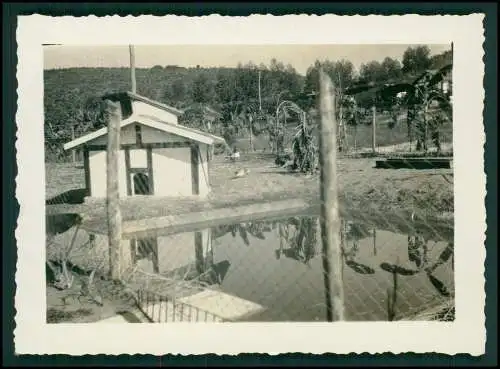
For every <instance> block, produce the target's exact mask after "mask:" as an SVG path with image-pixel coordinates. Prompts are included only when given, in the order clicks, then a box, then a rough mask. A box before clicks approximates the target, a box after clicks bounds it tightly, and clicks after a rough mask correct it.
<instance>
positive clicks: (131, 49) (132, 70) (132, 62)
mask: <svg viewBox="0 0 500 369" xmlns="http://www.w3.org/2000/svg"><path fill="white" fill-rule="evenodd" d="M129 52H130V78H131V79H132V92H133V93H134V94H135V93H136V92H137V83H136V79H135V50H134V46H133V45H129Z"/></svg>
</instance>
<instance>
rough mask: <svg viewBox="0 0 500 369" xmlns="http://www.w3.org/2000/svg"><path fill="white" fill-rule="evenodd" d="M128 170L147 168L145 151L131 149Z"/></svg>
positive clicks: (146, 152) (146, 153)
mask: <svg viewBox="0 0 500 369" xmlns="http://www.w3.org/2000/svg"><path fill="white" fill-rule="evenodd" d="M129 152H130V168H131V169H134V168H147V166H148V151H147V150H146V149H131V150H130V151H129Z"/></svg>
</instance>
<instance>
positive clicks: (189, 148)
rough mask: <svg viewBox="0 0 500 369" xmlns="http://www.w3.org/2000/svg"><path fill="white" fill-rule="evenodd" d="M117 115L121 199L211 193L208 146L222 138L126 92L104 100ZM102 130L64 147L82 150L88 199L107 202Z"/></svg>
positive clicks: (104, 132) (104, 131)
mask: <svg viewBox="0 0 500 369" xmlns="http://www.w3.org/2000/svg"><path fill="white" fill-rule="evenodd" d="M104 98H105V99H108V100H111V101H114V102H119V103H120V106H121V111H122V122H121V131H120V152H119V168H118V173H119V178H117V180H118V183H119V191H120V197H126V196H137V195H154V196H176V197H178V196H193V195H195V196H205V195H207V194H208V193H209V192H210V181H209V172H208V171H209V165H208V163H209V161H210V160H211V158H212V155H211V153H212V145H214V144H217V143H222V144H224V143H225V141H224V139H223V138H221V137H218V136H214V135H211V134H208V133H206V132H203V131H199V130H196V129H193V128H189V127H185V126H182V125H180V124H178V117H179V116H180V115H181V114H182V113H183V112H182V111H180V110H177V109H175V108H173V107H170V106H167V105H164V104H161V103H159V102H156V101H153V100H150V99H148V98H145V97H143V96H140V95H137V94H134V93H131V92H124V93H116V94H112V95H107V96H105V97H104ZM107 131H108V129H107V127H104V128H101V129H99V130H97V131H95V132H92V133H89V134H87V135H84V136H82V137H79V138H77V139H75V140H73V141H71V142H68V143H66V144H65V145H64V149H65V150H71V149H75V148H82V149H83V150H82V151H83V156H84V170H85V186H86V189H87V193H88V195H89V196H90V197H95V198H102V197H106V150H107Z"/></svg>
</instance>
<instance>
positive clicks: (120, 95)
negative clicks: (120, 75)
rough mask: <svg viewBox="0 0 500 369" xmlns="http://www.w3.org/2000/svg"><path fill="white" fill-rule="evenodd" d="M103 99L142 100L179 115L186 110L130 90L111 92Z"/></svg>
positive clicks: (120, 100)
mask: <svg viewBox="0 0 500 369" xmlns="http://www.w3.org/2000/svg"><path fill="white" fill-rule="evenodd" d="M102 99H103V100H111V101H113V102H120V103H122V104H124V103H126V102H131V101H132V100H136V101H142V102H143V103H146V104H148V105H151V106H154V107H155V108H158V109H162V110H165V111H168V112H169V113H172V114H174V115H177V116H179V115H182V114H184V112H183V111H182V110H179V109H176V108H174V107H173V106H169V105H165V104H162V103H160V102H158V101H155V100H151V99H148V98H147V97H145V96H142V95H138V94H136V93H133V92H130V91H126V92H115V93H110V94H107V95H104V96H103V97H102Z"/></svg>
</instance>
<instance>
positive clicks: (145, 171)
mask: <svg viewBox="0 0 500 369" xmlns="http://www.w3.org/2000/svg"><path fill="white" fill-rule="evenodd" d="M130 173H132V174H135V173H145V174H148V173H149V168H148V167H144V168H130ZM148 175H149V174H148Z"/></svg>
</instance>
